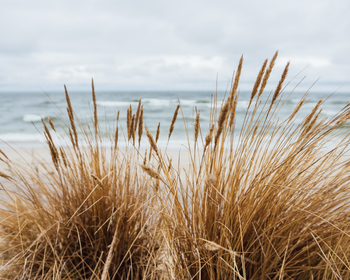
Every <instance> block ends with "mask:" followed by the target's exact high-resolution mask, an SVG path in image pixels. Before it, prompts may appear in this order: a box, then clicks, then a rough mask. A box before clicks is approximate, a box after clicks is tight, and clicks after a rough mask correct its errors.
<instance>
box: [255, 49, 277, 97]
mask: <svg viewBox="0 0 350 280" xmlns="http://www.w3.org/2000/svg"><path fill="white" fill-rule="evenodd" d="M277 56H278V51H276V52H275V54H274V56H273V57H272V59H271V61H270V64H269V67H268V68H267V70H266V72H265V75H264V78H263V81H262V84H261V87H260V90H259V94H258V99H259V97H260V96H261V95H262V93H263V92H264V89H265V87H266V84H267V81H268V79H269V78H270V75H271V72H272V68H273V67H274V66H275V62H276V59H277Z"/></svg>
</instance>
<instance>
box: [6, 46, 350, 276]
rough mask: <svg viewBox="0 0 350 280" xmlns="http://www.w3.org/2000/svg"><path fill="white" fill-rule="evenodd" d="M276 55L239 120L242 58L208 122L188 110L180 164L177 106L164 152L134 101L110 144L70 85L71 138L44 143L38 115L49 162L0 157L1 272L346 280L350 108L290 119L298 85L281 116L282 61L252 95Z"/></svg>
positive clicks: (47, 129) (48, 133)
mask: <svg viewBox="0 0 350 280" xmlns="http://www.w3.org/2000/svg"><path fill="white" fill-rule="evenodd" d="M277 54H278V53H277V52H276V54H275V55H274V56H273V58H272V59H271V61H270V62H269V63H268V60H265V61H264V63H263V65H262V67H261V69H260V71H259V73H258V76H257V79H256V82H255V84H254V85H253V89H252V92H251V97H250V101H249V104H248V107H247V110H246V113H245V116H244V120H243V125H242V126H241V127H239V129H236V121H237V114H236V108H237V103H238V99H239V90H238V88H239V80H240V75H241V71H242V65H243V57H242V58H241V60H240V62H239V65H238V68H237V71H236V74H235V76H234V79H233V82H232V85H231V87H230V91H229V92H228V94H227V97H226V98H225V99H224V100H222V102H220V101H218V100H217V99H216V98H214V100H213V106H212V109H211V113H210V122H209V123H208V124H206V126H207V127H205V128H203V123H201V121H200V118H201V112H200V111H196V113H195V114H194V120H193V141H190V139H191V136H190V134H191V132H190V130H189V129H188V124H187V123H186V122H185V123H184V125H185V127H186V129H187V140H188V145H187V148H188V159H189V162H188V168H185V169H184V170H181V169H179V168H177V167H176V166H177V165H176V164H175V163H173V159H171V158H170V157H169V154H168V153H167V152H166V149H167V147H168V144H170V145H171V142H169V140H170V138H171V135H172V133H173V131H174V127H175V126H174V125H175V122H176V121H177V119H178V114H179V113H181V112H182V110H181V105H180V104H181V101H180V104H179V105H178V106H177V107H176V109H175V111H174V115H173V118H172V121H171V125H170V128H169V133H168V136H167V137H168V139H167V140H168V142H167V147H166V148H165V150H162V147H159V146H158V145H157V143H158V139H159V135H160V123H159V124H158V128H157V131H156V133H155V136H154V135H152V133H151V131H150V130H149V129H148V127H147V125H146V124H144V118H143V116H144V110H143V106H142V104H141V100H140V102H139V104H138V107H137V110H136V112H135V113H133V111H132V107H131V106H130V107H129V108H128V110H127V122H126V124H127V125H126V128H125V131H126V134H125V135H124V139H125V141H128V142H130V145H129V146H127V147H132V149H131V150H130V149H128V148H126V150H121V149H120V148H119V146H118V141H119V142H120V140H118V139H120V138H121V137H120V136H121V135H123V133H122V130H121V127H120V123H119V112H118V114H117V117H116V119H117V126H116V128H115V129H114V130H113V132H110V133H109V135H107V138H108V139H110V141H111V145H110V149H107V148H102V147H101V146H102V145H101V144H102V136H101V135H102V134H103V133H102V132H101V131H100V130H101V129H100V127H99V122H98V118H97V107H96V96H95V91H94V86H93V90H92V92H93V96H92V97H93V98H92V99H93V104H94V111H93V117H92V123H93V127H89V125H87V124H82V122H81V121H79V120H77V118H76V116H75V113H74V111H73V108H72V104H71V102H70V98H69V95H68V92H67V90H66V100H67V113H68V121H69V125H68V126H67V127H66V133H67V135H68V137H69V139H70V143H69V145H68V146H61V147H59V146H58V145H57V144H56V143H54V141H53V140H52V139H53V137H52V134H53V133H56V134H58V136H60V135H59V133H58V132H57V131H56V129H55V126H54V124H53V123H52V122H51V120H50V119H49V121H48V124H49V125H48V124H47V123H45V122H44V121H43V127H44V134H45V137H46V139H47V145H48V147H49V150H50V153H51V158H52V164H50V165H45V164H43V165H42V166H41V167H40V168H39V169H38V168H36V167H35V166H31V165H29V164H28V165H27V166H18V165H16V164H14V163H12V162H11V160H10V159H8V158H7V157H6V155H5V154H3V153H2V154H1V155H0V157H1V160H2V161H4V162H6V164H8V165H9V166H11V170H12V173H9V174H7V173H5V172H1V173H0V176H1V177H3V178H5V179H6V180H7V182H8V184H6V185H3V186H2V188H3V189H2V192H3V193H4V195H7V198H6V200H2V202H1V210H0V256H1V265H2V267H1V268H0V275H1V278H0V279H103V280H105V279H349V278H350V208H349V199H350V176H349V175H348V174H349V171H350V163H349V158H348V157H347V155H348V154H349V141H348V139H349V136H350V131H349V129H348V128H347V127H346V126H344V125H345V124H346V122H347V121H348V120H349V118H350V105H349V104H350V103H349V104H348V105H346V106H345V107H344V108H343V109H342V110H341V111H340V112H339V113H338V114H336V115H335V116H334V117H333V118H330V119H327V118H321V110H322V104H323V102H324V99H321V100H319V102H317V103H316V105H315V107H314V108H313V109H312V110H311V111H310V112H309V114H308V115H307V116H306V117H305V118H304V120H303V121H302V122H301V123H298V124H296V123H295V119H296V117H297V116H298V112H299V110H300V109H301V108H302V107H303V106H304V105H305V104H306V103H307V93H306V94H305V95H304V96H303V97H302V99H301V100H300V102H299V103H298V104H296V106H295V108H294V111H293V112H292V113H291V114H290V116H288V117H287V118H286V119H280V117H279V114H278V113H279V111H280V110H283V105H284V102H285V100H286V99H285V97H286V96H283V95H287V98H288V95H289V94H293V93H286V92H284V91H285V84H286V82H285V81H286V77H287V74H288V69H289V63H288V64H287V65H286V67H285V69H284V71H283V73H282V74H281V78H280V81H279V83H278V84H277V86H276V89H275V90H274V91H273V92H271V94H270V96H269V98H268V99H264V100H263V99H262V94H263V92H264V90H265V87H266V85H267V82H268V80H269V77H270V75H271V72H272V70H273V67H274V64H275V61H276V59H277ZM215 104H219V105H218V108H216V105H215ZM145 113H147V112H145ZM184 119H185V118H184ZM143 128H145V129H144V130H143ZM144 134H145V137H147V139H148V141H149V144H150V147H149V149H148V151H147V150H146V151H141V150H140V143H141V138H142V136H143V135H144ZM82 143H84V144H87V147H86V146H85V147H83V145H82ZM330 143H332V145H331V144H330Z"/></svg>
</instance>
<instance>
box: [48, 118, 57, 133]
mask: <svg viewBox="0 0 350 280" xmlns="http://www.w3.org/2000/svg"><path fill="white" fill-rule="evenodd" d="M48 121H49V124H50V126H51V128H52V130H53V131H55V132H56V128H55V126H54V124H53V122H52V120H51V119H50V118H49V120H48Z"/></svg>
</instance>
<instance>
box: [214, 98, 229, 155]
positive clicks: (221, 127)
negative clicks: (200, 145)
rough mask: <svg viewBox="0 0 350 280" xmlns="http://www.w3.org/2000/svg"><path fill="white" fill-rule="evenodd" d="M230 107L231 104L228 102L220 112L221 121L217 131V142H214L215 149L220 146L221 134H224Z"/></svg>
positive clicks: (219, 120)
mask: <svg viewBox="0 0 350 280" xmlns="http://www.w3.org/2000/svg"><path fill="white" fill-rule="evenodd" d="M229 105H230V104H229V102H226V103H225V104H224V106H223V107H222V108H221V110H220V114H219V119H218V128H217V130H216V134H215V140H214V149H215V147H216V146H217V145H218V141H219V138H220V135H221V133H222V131H223V129H224V124H225V121H226V116H227V113H228V110H229V107H230V106H229Z"/></svg>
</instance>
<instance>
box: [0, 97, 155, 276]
mask: <svg viewBox="0 0 350 280" xmlns="http://www.w3.org/2000/svg"><path fill="white" fill-rule="evenodd" d="M66 99H67V104H68V108H67V111H68V118H69V120H70V122H71V126H72V130H73V131H75V132H73V133H70V135H71V136H70V139H71V142H72V143H71V145H72V146H73V147H74V149H75V150H72V149H71V148H70V147H60V148H59V149H57V148H56V146H55V143H54V142H53V141H52V137H51V133H50V131H49V130H48V128H47V126H46V124H45V122H44V121H43V125H44V131H45V136H46V137H47V143H48V145H49V148H50V152H51V156H52V164H49V165H48V164H43V165H42V166H41V168H42V170H44V172H40V173H39V172H37V170H36V167H35V166H31V165H28V166H18V165H15V164H13V165H12V166H11V170H12V174H11V177H13V180H12V179H11V178H10V177H9V176H7V175H6V174H3V173H2V172H1V173H0V176H2V177H4V178H6V179H11V180H10V181H8V182H9V185H8V187H9V188H10V189H11V191H7V192H6V195H7V198H6V199H5V200H2V201H1V209H0V220H1V224H0V254H1V266H2V267H1V268H0V275H1V279H144V278H147V279H155V278H157V279H158V277H157V275H159V272H160V269H159V268H157V267H158V263H157V258H156V255H157V254H158V253H157V252H158V250H159V247H160V243H159V240H160V239H155V238H154V236H155V235H156V231H155V229H156V228H155V226H154V221H155V217H154V213H153V211H151V207H150V205H151V204H154V202H155V198H154V197H153V196H152V193H151V192H150V191H149V189H148V188H147V186H146V185H145V182H144V180H143V178H142V177H141V176H139V174H140V171H139V170H140V167H139V165H138V164H137V156H136V153H134V152H129V153H128V152H122V151H120V150H117V151H115V150H111V154H110V155H109V156H108V157H110V160H106V158H107V149H103V148H101V147H100V146H99V144H98V142H97V139H98V138H99V135H98V137H95V136H96V135H95V133H98V131H99V128H98V127H95V130H94V133H90V132H87V131H88V130H84V129H82V130H81V131H78V130H77V128H76V127H75V126H73V124H74V117H73V116H74V112H73V109H72V106H71V104H70V99H69V95H68V91H67V90H66ZM94 115H95V113H94ZM95 116H97V115H95ZM118 118H119V117H118ZM94 124H96V125H98V122H97V121H96V119H95V120H94ZM72 130H69V132H71V131H72ZM75 133H77V134H78V133H80V134H81V135H82V137H84V139H88V142H89V148H80V147H79V146H78V145H77V143H76V139H78V138H77V136H74V134H75ZM117 135H118V128H117V131H116V133H115V137H113V138H112V139H115V141H118V140H117V139H118V136H117ZM57 137H59V135H57ZM116 145H117V143H112V147H114V146H115V147H116ZM60 156H61V159H62V160H60ZM13 190H15V191H13Z"/></svg>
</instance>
